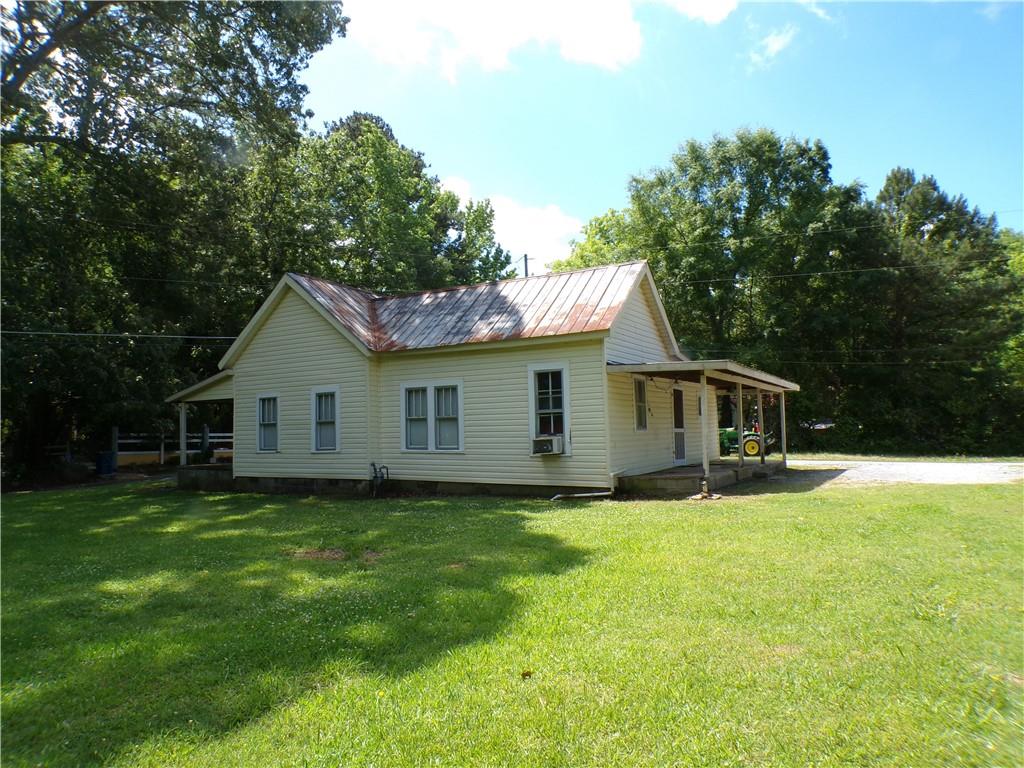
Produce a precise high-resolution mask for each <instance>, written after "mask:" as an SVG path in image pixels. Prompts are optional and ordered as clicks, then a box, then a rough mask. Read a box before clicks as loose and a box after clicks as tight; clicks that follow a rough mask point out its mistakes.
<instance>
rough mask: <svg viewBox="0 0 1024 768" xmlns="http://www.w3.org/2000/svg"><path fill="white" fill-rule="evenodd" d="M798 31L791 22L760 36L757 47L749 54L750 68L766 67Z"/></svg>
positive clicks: (786, 46) (785, 47) (787, 45)
mask: <svg viewBox="0 0 1024 768" xmlns="http://www.w3.org/2000/svg"><path fill="white" fill-rule="evenodd" d="M798 31H799V29H798V28H797V27H796V26H794V25H793V24H787V25H786V26H785V27H783V28H782V29H776V30H772V31H771V32H769V33H768V34H767V35H765V36H764V37H763V38H761V40H760V42H759V43H758V44H757V47H756V48H755V49H754V50H752V51H751V52H750V54H749V59H750V69H752V70H753V69H765V68H766V67H768V65H769V64H771V63H772V61H774V60H775V57H776V56H778V55H779V54H780V53H782V52H783V51H784V50H786V49H787V48H788V47H789V45H790V43H792V42H793V38H794V37H796V33H797V32H798Z"/></svg>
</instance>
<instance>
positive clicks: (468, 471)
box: [378, 340, 609, 487]
mask: <svg viewBox="0 0 1024 768" xmlns="http://www.w3.org/2000/svg"><path fill="white" fill-rule="evenodd" d="M559 363H564V364H566V365H567V366H568V367H569V387H570V398H571V399H570V405H571V416H570V419H571V423H570V430H571V439H572V455H571V456H546V457H534V456H531V455H530V416H529V414H530V407H529V396H528V382H529V378H528V375H529V374H528V369H529V366H530V365H555V364H559ZM379 365H380V368H379V385H378V386H379V391H380V402H379V411H380V446H379V460H380V461H382V462H383V463H384V464H387V465H388V467H389V469H390V471H391V477H393V478H395V479H397V480H431V481H451V482H466V483H488V484H491V483H493V484H523V485H567V486H583V487H607V486H608V485H609V477H608V460H607V448H606V446H607V438H606V434H605V410H604V409H605V404H604V377H605V366H604V355H603V347H602V340H594V341H586V342H577V343H552V344H541V345H523V346H507V347H497V348H492V349H488V350H471V349H468V350H467V349H462V350H453V351H451V352H435V353H419V354H417V353H399V354H396V353H392V354H385V355H383V356H381V358H380V362H379ZM430 379H462V381H463V404H462V417H463V419H464V424H463V430H464V443H465V444H464V450H463V451H462V452H460V453H454V452H440V451H439V452H431V453H426V452H415V451H404V450H402V443H401V438H402V425H401V424H400V413H399V411H400V402H401V390H400V387H401V384H402V383H403V382H407V381H423V380H430Z"/></svg>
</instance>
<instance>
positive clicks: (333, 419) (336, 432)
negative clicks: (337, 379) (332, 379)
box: [309, 387, 341, 452]
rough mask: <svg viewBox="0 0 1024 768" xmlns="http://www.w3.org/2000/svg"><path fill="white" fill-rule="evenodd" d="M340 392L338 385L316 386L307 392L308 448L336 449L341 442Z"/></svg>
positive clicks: (316, 449)
mask: <svg viewBox="0 0 1024 768" xmlns="http://www.w3.org/2000/svg"><path fill="white" fill-rule="evenodd" d="M340 401H341V397H340V392H339V388H338V387H316V388H314V389H313V390H311V391H310V393H309V414H310V448H311V450H313V451H315V452H323V451H337V450H338V449H339V447H340V443H341V434H340V432H341V430H340V428H339V427H340V419H339V418H338V408H339V406H340Z"/></svg>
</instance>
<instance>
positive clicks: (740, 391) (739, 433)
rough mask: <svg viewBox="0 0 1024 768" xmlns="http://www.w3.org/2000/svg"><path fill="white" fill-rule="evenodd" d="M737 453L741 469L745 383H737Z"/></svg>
mask: <svg viewBox="0 0 1024 768" xmlns="http://www.w3.org/2000/svg"><path fill="white" fill-rule="evenodd" d="M734 413H735V414H736V455H737V456H738V457H739V459H740V469H743V384H741V383H739V382H737V384H736V410H735V411H734Z"/></svg>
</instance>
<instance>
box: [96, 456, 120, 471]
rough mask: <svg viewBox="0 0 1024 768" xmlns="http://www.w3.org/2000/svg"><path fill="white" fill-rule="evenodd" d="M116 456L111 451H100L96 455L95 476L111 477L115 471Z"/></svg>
mask: <svg viewBox="0 0 1024 768" xmlns="http://www.w3.org/2000/svg"><path fill="white" fill-rule="evenodd" d="M116 461H117V454H116V453H114V452H113V451H100V452H99V453H98V454H96V474H97V475H112V474H114V473H115V472H116V471H117V464H116Z"/></svg>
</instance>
